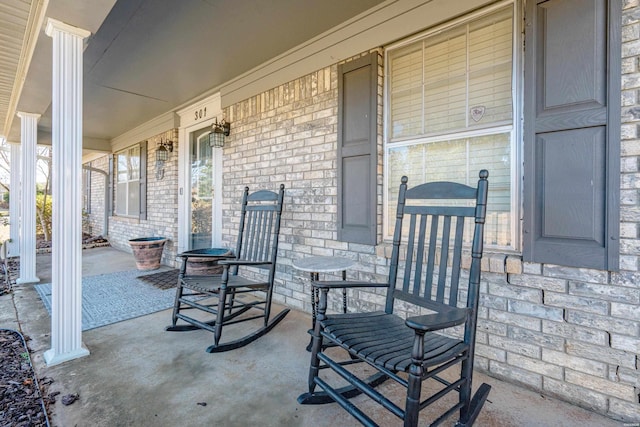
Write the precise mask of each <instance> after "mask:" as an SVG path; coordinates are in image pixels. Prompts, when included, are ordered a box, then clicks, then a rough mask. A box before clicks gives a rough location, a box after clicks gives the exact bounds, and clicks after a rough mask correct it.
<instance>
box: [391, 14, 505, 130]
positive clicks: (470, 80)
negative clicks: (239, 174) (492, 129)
mask: <svg viewBox="0 0 640 427" xmlns="http://www.w3.org/2000/svg"><path fill="white" fill-rule="evenodd" d="M512 15H513V12H512V8H507V9H503V10H501V11H499V12H496V13H493V14H491V15H489V16H485V17H482V18H479V19H476V20H474V21H471V22H469V23H466V24H464V25H459V26H457V27H455V28H450V29H448V30H446V31H443V32H441V33H439V34H436V35H432V36H430V37H427V38H425V39H423V40H420V41H417V42H414V43H412V44H410V45H408V46H405V47H403V48H400V49H395V50H393V51H392V52H391V53H390V54H389V67H390V79H389V89H390V111H389V116H390V121H391V127H390V137H391V140H392V141H394V140H399V139H406V138H409V137H415V136H419V135H437V134H442V133H445V132H456V131H458V132H459V131H463V130H468V129H474V128H483V127H489V126H496V125H499V124H505V123H511V118H512V116H513V107H512V93H511V92H512V91H511V70H512V49H513V44H512V37H513V35H512V27H513V24H512V19H513V17H512Z"/></svg>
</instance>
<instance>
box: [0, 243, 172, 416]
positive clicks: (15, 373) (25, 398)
mask: <svg viewBox="0 0 640 427" xmlns="http://www.w3.org/2000/svg"><path fill="white" fill-rule="evenodd" d="M82 243H83V247H93V246H105V245H108V244H109V242H108V241H107V240H106V239H104V238H102V236H97V237H91V236H89V235H84V236H83V241H82ZM50 247H51V242H45V241H39V242H38V243H37V248H38V250H43V249H44V250H46V249H47V248H50ZM6 266H7V269H8V280H6V279H5V275H4V270H0V295H3V294H9V293H11V291H12V289H13V286H15V283H16V279H17V278H18V277H19V276H20V258H19V257H15V258H9V259H8V260H7V264H6ZM175 277H176V280H177V277H178V276H177V275H176V276H175ZM175 283H176V282H175V280H174V281H173V285H174V286H175ZM28 340H29V339H28V337H27V338H25V339H23V337H22V335H21V334H20V333H18V332H16V331H13V330H10V329H0V427H41V426H47V427H48V426H49V425H50V424H49V418H48V416H47V410H48V406H49V405H50V404H53V403H55V402H56V396H57V395H58V394H59V392H53V393H50V394H49V393H47V390H48V386H49V385H50V384H51V383H53V380H52V379H51V378H46V377H45V378H42V379H41V380H40V382H39V383H38V379H37V378H36V375H35V372H34V370H33V367H32V365H31V358H30V354H29V349H28V347H27V344H26V341H28ZM43 396H44V397H43ZM78 397H79V396H78V395H77V394H68V395H65V396H62V399H61V402H62V404H63V405H71V404H72V403H73V402H75V401H76V400H77V399H78Z"/></svg>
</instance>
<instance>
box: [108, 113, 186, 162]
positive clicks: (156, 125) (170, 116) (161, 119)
mask: <svg viewBox="0 0 640 427" xmlns="http://www.w3.org/2000/svg"><path fill="white" fill-rule="evenodd" d="M179 123H180V121H179V117H178V116H177V115H176V113H174V112H173V111H170V112H168V113H164V114H162V115H160V116H157V117H154V118H153V119H151V120H149V121H148V122H145V123H143V124H141V125H140V126H137V127H135V128H133V129H131V130H129V131H127V132H125V133H123V134H120V135H118V136H116V137H115V138H113V139H112V140H111V151H112V152H116V151H120V150H122V149H124V148H127V147H128V146H130V145H133V144H137V143H139V142H141V141H144V140H145V139H149V138H151V137H154V136H156V135H158V134H160V133H162V132H166V131H167V130H169V129H175V128H177V127H178V126H179Z"/></svg>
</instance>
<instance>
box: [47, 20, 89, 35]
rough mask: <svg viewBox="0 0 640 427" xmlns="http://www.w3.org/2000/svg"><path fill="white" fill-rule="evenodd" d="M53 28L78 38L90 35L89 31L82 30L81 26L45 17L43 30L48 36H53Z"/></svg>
mask: <svg viewBox="0 0 640 427" xmlns="http://www.w3.org/2000/svg"><path fill="white" fill-rule="evenodd" d="M55 30H58V31H62V32H64V33H67V34H72V35H74V36H77V37H80V38H83V39H85V38H87V37H89V36H90V35H91V31H87V30H83V29H82V28H78V27H74V26H73V25H69V24H65V23H64V22H62V21H58V20H57V19H53V18H47V26H46V27H45V30H44V32H45V33H46V34H47V35H48V36H49V37H53V32H54V31H55Z"/></svg>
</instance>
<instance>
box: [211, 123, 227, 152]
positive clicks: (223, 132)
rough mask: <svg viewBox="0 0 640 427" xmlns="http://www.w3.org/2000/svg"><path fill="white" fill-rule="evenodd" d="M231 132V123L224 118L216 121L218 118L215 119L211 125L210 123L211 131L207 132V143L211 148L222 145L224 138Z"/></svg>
mask: <svg viewBox="0 0 640 427" xmlns="http://www.w3.org/2000/svg"><path fill="white" fill-rule="evenodd" d="M229 133H231V124H230V123H228V122H226V121H225V120H224V119H222V121H221V122H220V123H218V119H217V118H216V119H215V122H213V125H211V133H210V134H209V145H210V146H211V147H212V148H222V147H224V138H225V137H226V136H229Z"/></svg>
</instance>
